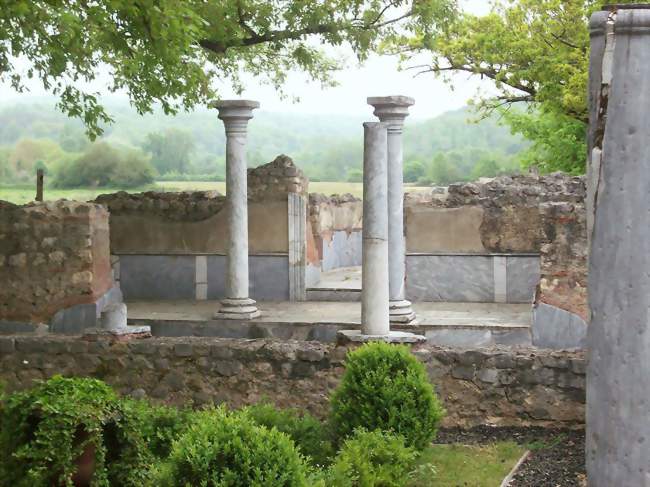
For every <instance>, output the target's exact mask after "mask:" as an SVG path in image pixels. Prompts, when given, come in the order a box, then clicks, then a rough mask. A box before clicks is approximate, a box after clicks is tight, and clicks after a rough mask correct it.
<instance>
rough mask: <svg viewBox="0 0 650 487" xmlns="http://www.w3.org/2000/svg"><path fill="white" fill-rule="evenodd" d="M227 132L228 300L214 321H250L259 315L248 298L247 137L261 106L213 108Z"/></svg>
mask: <svg viewBox="0 0 650 487" xmlns="http://www.w3.org/2000/svg"><path fill="white" fill-rule="evenodd" d="M214 106H215V107H216V108H218V109H219V118H220V119H221V120H223V123H224V126H225V128H226V210H227V212H228V256H227V266H226V297H225V299H223V300H222V301H221V305H222V306H221V309H220V310H219V311H218V312H217V313H216V314H215V318H221V319H241V320H244V319H251V318H257V317H258V316H259V315H260V312H259V310H258V309H257V307H256V306H255V301H253V300H252V299H250V298H249V297H248V180H247V168H246V137H247V135H246V134H247V130H248V121H249V120H250V119H251V118H253V109H255V108H258V107H259V103H257V102H256V101H249V100H223V101H219V102H217V103H215V104H214Z"/></svg>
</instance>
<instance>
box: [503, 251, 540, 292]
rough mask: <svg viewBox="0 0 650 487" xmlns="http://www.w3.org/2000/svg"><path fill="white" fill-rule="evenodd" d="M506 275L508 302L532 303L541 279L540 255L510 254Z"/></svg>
mask: <svg viewBox="0 0 650 487" xmlns="http://www.w3.org/2000/svg"><path fill="white" fill-rule="evenodd" d="M506 276H507V283H508V284H507V288H508V303H532V302H533V298H534V294H535V287H536V286H537V283H538V282H539V279H540V261H539V257H538V256H516V255H509V256H508V258H507V261H506Z"/></svg>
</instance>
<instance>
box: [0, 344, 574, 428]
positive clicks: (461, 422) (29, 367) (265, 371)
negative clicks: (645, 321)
mask: <svg viewBox="0 0 650 487" xmlns="http://www.w3.org/2000/svg"><path fill="white" fill-rule="evenodd" d="M413 350H414V353H415V355H416V356H417V357H418V359H419V360H420V361H422V362H423V363H424V364H425V366H426V369H427V372H428V375H429V378H430V381H431V383H432V384H433V385H434V386H435V387H436V389H437V392H438V394H439V397H440V398H441V399H442V401H443V403H444V407H445V409H446V410H447V416H446V418H445V419H444V422H443V424H444V425H445V426H461V427H468V426H474V425H479V424H492V425H503V426H506V425H516V426H523V425H535V426H553V427H573V426H580V425H582V424H584V408H585V357H584V353H583V352H551V351H547V350H546V351H544V350H538V351H531V350H525V349H521V350H512V349H503V350H498V349H492V350H485V349H474V350H458V349H453V350H452V349H446V348H439V347H435V346H431V345H426V344H424V345H418V346H416V347H415V348H414V349H413ZM347 351H348V348H346V347H345V346H341V345H335V344H324V343H317V342H304V341H272V340H260V339H258V340H234V339H218V338H192V337H186V338H149V339H137V340H130V341H109V340H107V339H105V338H100V339H98V340H84V339H82V338H81V337H63V336H45V337H38V338H35V337H26V336H16V337H13V336H8V337H0V381H1V382H4V383H5V384H6V389H7V391H8V392H10V391H13V390H17V389H23V388H27V387H29V386H30V385H31V384H32V383H33V381H35V380H41V379H44V378H47V377H51V376H52V375H54V374H63V375H66V376H73V375H74V376H89V377H96V378H99V379H102V380H104V381H106V382H108V383H109V384H111V385H112V386H114V387H115V388H116V389H117V390H118V391H119V392H121V393H123V394H130V395H133V396H136V397H143V396H148V397H151V398H153V399H154V400H156V401H159V402H165V403H171V404H177V405H180V404H194V405H196V406H201V405H206V404H214V403H227V404H228V405H230V406H232V407H239V406H242V405H246V404H251V403H255V402H258V401H260V400H270V401H272V402H273V403H275V404H277V405H278V406H281V407H297V408H301V409H304V410H308V411H310V412H312V413H313V414H315V415H317V416H319V417H324V416H326V415H327V411H328V397H329V395H330V394H331V392H332V390H333V389H334V388H335V387H336V385H337V384H338V382H339V380H340V378H341V375H342V373H343V361H344V358H345V355H346V352H347Z"/></svg>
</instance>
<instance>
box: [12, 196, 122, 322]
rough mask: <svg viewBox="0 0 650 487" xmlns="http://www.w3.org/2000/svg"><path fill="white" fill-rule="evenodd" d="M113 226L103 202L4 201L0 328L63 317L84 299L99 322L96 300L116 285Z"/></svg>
mask: <svg viewBox="0 0 650 487" xmlns="http://www.w3.org/2000/svg"><path fill="white" fill-rule="evenodd" d="M108 231H109V228H108V212H107V211H106V210H105V209H104V208H103V207H101V206H100V205H97V204H93V203H80V202H73V201H66V200H59V201H55V202H45V203H29V204H27V205H24V206H16V205H12V204H10V203H6V202H3V203H2V204H0V331H2V329H3V328H7V327H10V326H14V325H12V323H15V324H16V325H17V324H18V323H47V322H50V321H61V320H60V319H58V318H61V319H62V318H63V317H64V316H63V315H65V310H67V309H71V308H74V309H75V310H76V311H79V310H81V309H84V310H85V308H83V306H84V305H88V310H85V311H88V313H87V314H88V316H87V318H88V325H94V321H95V319H96V315H97V313H98V312H99V311H98V310H97V309H96V308H95V306H94V305H95V303H96V302H97V301H98V300H100V299H101V298H102V297H103V296H104V295H105V294H106V293H107V292H108V291H109V290H110V289H111V288H112V286H113V280H112V276H111V266H110V254H109V248H108ZM85 311H83V312H81V314H86V313H85ZM67 318H70V316H68V317H67Z"/></svg>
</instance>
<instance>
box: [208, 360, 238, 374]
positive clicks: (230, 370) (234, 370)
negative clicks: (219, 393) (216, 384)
mask: <svg viewBox="0 0 650 487" xmlns="http://www.w3.org/2000/svg"><path fill="white" fill-rule="evenodd" d="M242 369H243V365H242V364H241V362H238V361H236V360H217V361H215V363H214V370H215V371H216V372H217V374H219V375H223V376H225V377H232V376H234V375H238V374H239V373H240V372H241V370H242Z"/></svg>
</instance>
